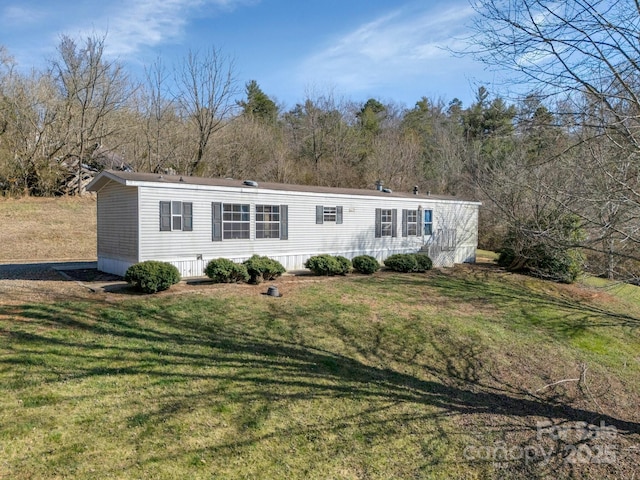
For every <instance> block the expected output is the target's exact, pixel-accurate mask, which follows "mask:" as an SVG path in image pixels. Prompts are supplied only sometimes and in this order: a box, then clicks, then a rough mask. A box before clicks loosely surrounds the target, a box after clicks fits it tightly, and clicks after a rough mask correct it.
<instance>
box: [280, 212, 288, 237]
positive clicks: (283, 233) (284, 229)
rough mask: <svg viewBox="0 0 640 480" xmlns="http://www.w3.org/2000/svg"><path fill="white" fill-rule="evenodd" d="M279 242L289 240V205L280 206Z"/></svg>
mask: <svg viewBox="0 0 640 480" xmlns="http://www.w3.org/2000/svg"><path fill="white" fill-rule="evenodd" d="M280 240H289V205H280Z"/></svg>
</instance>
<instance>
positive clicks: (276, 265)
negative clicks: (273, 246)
mask: <svg viewBox="0 0 640 480" xmlns="http://www.w3.org/2000/svg"><path fill="white" fill-rule="evenodd" d="M242 263H243V265H244V266H245V267H246V268H247V272H248V273H249V282H251V283H255V284H258V283H260V282H262V281H263V280H274V279H276V278H278V277H279V276H280V275H282V274H283V273H284V272H286V269H285V268H284V267H283V266H282V264H281V263H280V262H278V261H277V260H273V259H271V258H269V257H261V256H259V255H253V256H252V257H251V258H249V259H247V260H245V261H244V262H242Z"/></svg>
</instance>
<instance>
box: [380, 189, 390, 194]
mask: <svg viewBox="0 0 640 480" xmlns="http://www.w3.org/2000/svg"><path fill="white" fill-rule="evenodd" d="M382 191H383V192H384V193H391V189H390V188H383V189H382Z"/></svg>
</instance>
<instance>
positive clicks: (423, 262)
mask: <svg viewBox="0 0 640 480" xmlns="http://www.w3.org/2000/svg"><path fill="white" fill-rule="evenodd" d="M414 256H415V257H416V262H418V269H417V270H416V272H426V271H427V270H431V269H432V268H433V262H432V261H431V257H429V255H427V254H426V253H416V254H414Z"/></svg>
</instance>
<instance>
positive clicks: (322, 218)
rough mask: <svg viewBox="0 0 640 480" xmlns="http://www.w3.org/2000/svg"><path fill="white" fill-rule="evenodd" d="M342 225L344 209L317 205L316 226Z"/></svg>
mask: <svg viewBox="0 0 640 480" xmlns="http://www.w3.org/2000/svg"><path fill="white" fill-rule="evenodd" d="M322 223H335V224H337V225H339V224H341V223H342V207H341V206H336V207H326V206H324V205H316V224H318V225H320V224H322Z"/></svg>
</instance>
